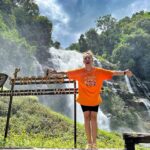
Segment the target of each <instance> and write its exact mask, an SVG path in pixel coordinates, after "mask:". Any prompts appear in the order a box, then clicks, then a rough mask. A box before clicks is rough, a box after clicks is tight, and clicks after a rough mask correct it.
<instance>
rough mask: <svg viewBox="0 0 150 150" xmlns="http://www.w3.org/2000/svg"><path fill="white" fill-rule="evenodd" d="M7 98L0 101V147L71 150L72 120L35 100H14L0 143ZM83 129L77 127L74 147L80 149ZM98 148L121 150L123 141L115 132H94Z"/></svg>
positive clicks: (81, 126) (83, 137)
mask: <svg viewBox="0 0 150 150" xmlns="http://www.w3.org/2000/svg"><path fill="white" fill-rule="evenodd" d="M7 102H8V99H7V98H1V100H0V122H1V126H0V131H1V132H0V147H51V148H73V147H74V142H73V121H72V120H70V119H69V118H67V117H65V116H63V115H61V114H58V113H56V112H53V111H52V110H50V109H49V108H47V107H45V106H43V105H42V104H40V103H39V102H38V99H37V98H36V97H22V98H15V99H14V101H13V107H12V117H11V120H10V132H9V136H8V139H7V140H6V143H4V141H3V134H4V127H5V121H6V114H7V106H8V103H7ZM85 144H86V138H85V133H84V127H83V125H81V124H78V125H77V147H78V148H84V147H85ZM98 146H99V147H101V148H105V147H107V148H121V147H123V140H122V138H121V136H120V135H118V134H117V133H109V132H106V131H102V130H99V131H98Z"/></svg>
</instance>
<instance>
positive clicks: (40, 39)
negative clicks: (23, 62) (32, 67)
mask: <svg viewBox="0 0 150 150" xmlns="http://www.w3.org/2000/svg"><path fill="white" fill-rule="evenodd" d="M0 14H1V15H0V38H3V39H5V40H6V41H7V42H9V41H10V40H11V42H12V41H13V42H14V45H15V44H16V47H20V45H17V44H18V43H17V41H18V39H19V40H20V41H25V42H24V43H27V44H26V45H28V49H29V51H32V50H34V52H35V50H36V53H34V55H36V56H37V57H38V58H39V60H40V62H43V61H45V59H46V58H47V57H48V56H49V55H48V48H49V47H50V46H52V44H53V42H52V38H51V34H52V22H51V21H49V20H48V18H47V17H44V16H40V15H39V8H38V5H37V4H35V3H34V1H33V0H23V1H22V0H1V1H0ZM1 48H3V47H1ZM6 51H7V50H6ZM26 51H28V50H26ZM14 53H15V52H14ZM32 54H33V52H32Z"/></svg>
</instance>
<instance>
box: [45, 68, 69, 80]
mask: <svg viewBox="0 0 150 150" xmlns="http://www.w3.org/2000/svg"><path fill="white" fill-rule="evenodd" d="M46 76H51V77H61V78H62V77H66V76H67V73H66V72H64V71H61V72H58V71H56V70H54V69H47V70H46Z"/></svg>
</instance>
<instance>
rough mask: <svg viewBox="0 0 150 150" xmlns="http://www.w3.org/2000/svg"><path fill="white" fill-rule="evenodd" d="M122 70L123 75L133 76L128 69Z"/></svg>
mask: <svg viewBox="0 0 150 150" xmlns="http://www.w3.org/2000/svg"><path fill="white" fill-rule="evenodd" d="M124 72H125V75H127V76H128V77H131V76H133V73H132V72H131V71H130V70H129V69H127V70H125V71H124Z"/></svg>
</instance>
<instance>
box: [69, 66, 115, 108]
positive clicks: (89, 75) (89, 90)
mask: <svg viewBox="0 0 150 150" xmlns="http://www.w3.org/2000/svg"><path fill="white" fill-rule="evenodd" d="M67 76H68V78H69V79H72V80H77V81H78V86H79V87H78V92H79V94H78V96H77V102H78V103H79V104H81V105H85V106H96V105H99V104H100V103H101V102H102V98H101V97H100V90H101V88H102V85H103V81H104V80H109V79H112V76H113V72H112V71H111V70H106V69H102V68H97V67H93V69H92V70H91V71H87V70H85V68H80V69H76V70H71V71H68V72H67Z"/></svg>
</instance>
